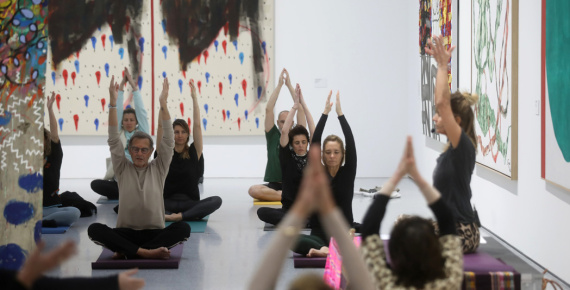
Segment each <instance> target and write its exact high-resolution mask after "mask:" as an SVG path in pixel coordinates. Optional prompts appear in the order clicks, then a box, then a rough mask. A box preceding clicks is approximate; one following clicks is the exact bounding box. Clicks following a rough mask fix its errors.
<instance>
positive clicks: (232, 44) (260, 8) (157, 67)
mask: <svg viewBox="0 0 570 290" xmlns="http://www.w3.org/2000/svg"><path fill="white" fill-rule="evenodd" d="M77 2H82V1H77ZM93 2H98V1H93ZM58 3H61V2H58ZM88 3H92V2H88ZM116 3H117V2H116V1H108V0H106V1H101V2H100V3H99V4H89V5H91V6H89V5H88V4H85V3H83V4H74V5H77V6H78V7H72V10H74V11H76V13H75V14H76V16H74V17H69V18H70V19H65V17H59V18H57V19H56V18H55V17H54V20H53V21H55V22H56V23H58V24H61V26H62V27H66V26H65V25H66V24H67V25H69V24H68V23H70V22H73V21H74V19H75V17H80V16H81V15H83V14H85V18H86V19H87V20H88V21H83V22H81V21H77V23H84V24H85V26H84V27H81V28H75V30H68V31H65V30H64V33H61V34H64V35H66V33H67V34H69V32H73V35H82V37H75V38H71V37H68V38H64V40H65V41H64V43H66V44H68V45H67V46H72V44H73V46H74V47H78V50H77V51H73V52H71V51H66V53H67V54H63V55H67V56H65V57H60V58H59V59H61V61H60V62H59V63H56V60H55V58H53V57H52V53H53V52H52V51H50V52H49V53H50V63H49V68H50V69H49V70H50V71H49V73H48V74H51V79H48V85H47V91H48V92H51V91H55V92H56V93H57V94H58V95H59V96H58V97H57V99H56V101H57V103H56V105H57V111H56V115H58V119H59V120H58V122H59V126H60V129H61V134H62V135H106V134H107V129H106V126H107V118H108V115H107V113H108V111H107V110H108V109H107V105H108V101H109V100H108V95H109V93H108V86H109V81H110V79H111V76H113V75H114V76H115V77H119V78H121V77H122V70H123V68H124V67H128V68H129V69H130V70H131V72H133V71H135V75H134V76H133V77H134V78H135V81H136V82H137V83H138V87H139V90H140V92H141V96H142V98H143V102H144V104H145V108H146V109H147V112H148V116H149V118H150V120H149V123H150V124H151V130H152V131H153V133H154V132H155V130H156V125H157V121H158V109H159V102H158V96H159V95H160V92H161V89H162V81H163V79H164V78H165V77H167V78H168V80H169V82H170V95H169V102H168V104H169V110H170V113H171V115H172V117H173V118H182V119H184V120H186V121H187V122H189V123H191V124H193V122H196V121H198V122H200V124H201V125H202V131H203V133H204V134H205V135H252V134H255V135H259V134H263V128H262V126H261V125H262V123H261V121H262V120H263V118H264V113H265V110H264V109H263V107H264V104H265V102H266V99H267V98H266V97H265V96H266V95H268V94H270V93H271V91H270V89H271V90H272V89H273V77H272V75H271V73H272V71H273V58H272V56H273V34H274V31H273V26H274V20H273V14H274V12H273V2H272V1H266V2H263V1H260V2H258V1H247V2H245V1H244V2H241V3H238V2H235V1H201V2H196V1H188V0H185V1H181V0H177V1H150V0H143V1H125V3H127V4H125V6H119V7H117V4H116ZM137 3H140V4H137ZM236 3H238V4H239V5H238V4H236ZM51 5H52V3H50V11H51V10H52V9H54V10H55V8H54V7H51ZM93 5H95V6H93ZM105 7H106V9H107V10H110V11H118V12H113V13H110V14H112V15H113V17H114V18H113V19H114V20H113V21H108V19H109V15H108V12H106V11H107V10H105ZM58 9H63V10H62V11H67V10H69V9H70V8H69V7H60V8H58ZM92 11H95V12H92ZM75 14H74V15H75ZM50 15H51V14H50ZM81 17H82V16H81ZM81 17H80V18H81ZM50 25H51V22H50ZM50 27H51V26H50ZM51 34H52V32H51V28H50V35H51ZM83 35H84V36H83ZM118 35H121V39H124V40H122V41H121V43H120V42H119V41H118ZM80 40H81V41H82V42H81V45H80V46H78V45H77V44H76V43H79V42H80ZM58 47H59V46H58ZM52 50H53V49H52ZM70 52H71V54H69V53H70ZM190 80H194V81H195V83H196V85H197V87H198V95H199V98H198V102H199V104H200V110H201V112H200V116H201V120H192V110H193V108H192V100H191V97H190V86H189V83H190ZM131 101H132V93H131V90H130V88H129V86H128V84H127V86H126V87H125V102H124V104H122V105H123V107H128V106H131V105H134V103H133V102H131ZM46 122H48V118H47V117H46Z"/></svg>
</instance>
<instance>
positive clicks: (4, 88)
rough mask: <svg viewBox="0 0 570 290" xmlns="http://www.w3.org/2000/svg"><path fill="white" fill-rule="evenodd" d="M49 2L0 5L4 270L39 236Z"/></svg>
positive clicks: (15, 265) (18, 262) (0, 256)
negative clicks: (46, 26)
mask: <svg viewBox="0 0 570 290" xmlns="http://www.w3.org/2000/svg"><path fill="white" fill-rule="evenodd" d="M46 3H47V1H42V0H19V1H2V2H1V4H0V26H1V28H2V30H1V31H2V33H1V34H0V173H1V174H0V191H1V192H2V198H0V210H1V211H2V214H1V215H0V233H2V234H1V235H0V268H4V269H12V270H17V269H19V268H20V267H21V266H22V264H23V262H24V260H25V258H26V256H27V255H28V254H29V253H30V252H31V251H32V250H33V248H34V247H35V242H37V241H39V239H40V238H41V219H42V190H43V176H42V166H43V128H44V126H43V122H42V120H43V111H44V110H43V106H44V86H45V72H46V58H47V45H48V42H47V39H46V29H45V19H46V17H47V14H48V11H47V6H46ZM0 284H3V282H2V283H0Z"/></svg>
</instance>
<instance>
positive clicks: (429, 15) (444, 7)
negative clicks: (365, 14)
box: [419, 0, 459, 140]
mask: <svg viewBox="0 0 570 290" xmlns="http://www.w3.org/2000/svg"><path fill="white" fill-rule="evenodd" d="M458 2H459V1H455V2H453V1H452V0H420V13H419V17H420V18H419V29H420V31H419V46H420V61H421V87H420V94H421V100H422V127H423V133H424V135H426V136H428V137H431V138H433V139H436V140H440V138H441V136H440V135H439V134H437V133H435V130H434V129H435V123H434V121H433V116H434V115H435V102H434V88H435V78H436V75H437V63H436V62H435V60H434V59H433V58H432V57H431V56H429V55H428V54H426V53H425V47H426V45H427V41H429V40H430V39H431V37H432V36H435V35H443V36H444V41H445V46H446V47H447V48H449V47H451V45H452V40H453V39H457V30H458V29H457V17H454V15H458V13H457V11H458V7H459V3H458ZM456 57H457V49H456V50H455V51H454V53H453V55H452V58H451V59H450V60H449V64H448V83H449V88H450V89H451V90H452V91H455V90H457V83H458V82H457V78H453V75H455V76H457V71H458V65H457V61H456V59H457V58H456Z"/></svg>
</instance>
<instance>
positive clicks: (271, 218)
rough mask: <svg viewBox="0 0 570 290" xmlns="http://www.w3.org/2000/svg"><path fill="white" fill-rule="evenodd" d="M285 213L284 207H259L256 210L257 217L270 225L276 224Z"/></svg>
mask: <svg viewBox="0 0 570 290" xmlns="http://www.w3.org/2000/svg"><path fill="white" fill-rule="evenodd" d="M286 213H287V210H286V209H284V208H272V207H260V208H259V209H258V210H257V216H258V217H259V219H260V220H262V221H264V222H266V223H268V224H272V225H278V224H279V223H280V222H281V220H282V219H283V217H284V216H285V214H286Z"/></svg>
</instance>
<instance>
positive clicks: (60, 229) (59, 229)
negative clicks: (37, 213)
mask: <svg viewBox="0 0 570 290" xmlns="http://www.w3.org/2000/svg"><path fill="white" fill-rule="evenodd" d="M68 229H69V227H68V226H63V227H57V228H43V227H42V235H49V234H63V233H65V232H66V231H67V230H68Z"/></svg>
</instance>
